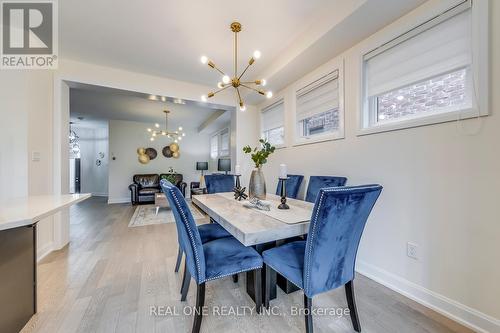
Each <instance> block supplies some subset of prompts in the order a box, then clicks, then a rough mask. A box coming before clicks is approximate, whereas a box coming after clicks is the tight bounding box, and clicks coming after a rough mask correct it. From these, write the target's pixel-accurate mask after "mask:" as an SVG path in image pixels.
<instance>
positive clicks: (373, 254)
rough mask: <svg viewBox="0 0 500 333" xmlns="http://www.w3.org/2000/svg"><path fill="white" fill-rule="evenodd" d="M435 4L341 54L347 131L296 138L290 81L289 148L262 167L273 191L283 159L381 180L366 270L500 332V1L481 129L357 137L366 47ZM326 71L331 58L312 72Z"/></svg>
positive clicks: (316, 171) (368, 233)
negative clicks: (312, 140) (331, 137)
mask: <svg viewBox="0 0 500 333" xmlns="http://www.w3.org/2000/svg"><path fill="white" fill-rule="evenodd" d="M433 3H437V2H429V3H427V4H425V5H424V6H422V7H421V8H419V9H417V10H416V11H414V12H412V13H410V14H408V15H407V16H405V17H403V18H402V19H400V20H398V21H396V22H395V23H394V24H392V25H390V26H388V27H386V28H384V29H383V30H381V31H379V32H377V33H376V34H375V35H373V36H372V37H370V38H369V39H368V40H365V41H363V42H362V43H360V44H359V45H356V46H355V47H353V48H351V49H349V50H347V51H346V52H345V53H344V54H342V55H341V56H340V57H343V58H344V59H345V75H344V77H345V116H346V118H345V126H346V127H345V133H346V134H345V139H343V140H337V141H329V142H324V143H317V144H310V145H303V146H295V147H293V146H291V144H292V142H293V141H292V132H291V129H293V128H294V127H293V124H292V120H291V119H292V118H291V115H292V112H294V110H293V107H292V106H291V105H293V104H294V103H292V102H293V99H294V90H295V89H294V85H293V84H292V85H290V86H289V87H287V88H285V89H284V91H283V92H282V93H283V94H284V96H285V103H286V105H287V106H285V109H286V117H285V118H286V131H287V133H286V138H287V143H288V145H289V146H288V147H287V148H284V149H279V150H277V151H276V153H275V154H274V156H272V157H271V158H270V159H269V163H268V165H266V166H265V169H264V172H265V173H266V178H267V181H268V183H269V185H270V188H271V189H274V187H275V186H276V183H277V177H278V171H279V164H280V163H286V164H287V165H288V169H289V173H294V174H304V175H305V176H306V177H305V179H306V180H307V179H308V178H309V176H310V175H339V176H346V177H348V179H349V181H348V184H366V183H380V184H382V185H383V186H384V191H383V194H382V196H381V197H380V199H379V201H378V203H377V205H376V207H375V209H374V211H373V213H372V215H371V217H370V220H369V222H368V224H367V226H366V229H365V232H364V236H363V239H362V241H361V246H360V250H359V255H358V262H357V264H358V265H357V269H358V271H360V272H362V273H364V274H365V275H368V276H369V277H372V278H373V279H375V280H377V281H379V282H381V283H383V284H386V285H388V286H390V287H391V288H393V289H396V290H399V291H400V292H402V293H405V294H407V295H408V296H410V297H412V298H414V299H417V300H419V301H420V302H422V303H424V304H427V305H429V306H431V307H434V308H437V309H438V310H440V311H441V312H447V314H448V315H449V316H451V317H455V318H456V319H459V320H461V321H466V322H467V323H468V325H470V326H475V329H477V330H479V329H480V328H482V329H483V330H484V331H491V332H500V321H499V320H498V318H500V303H499V300H498V296H499V295H500V284H499V283H498V282H499V281H500V265H498V261H499V254H500V242H499V241H498V238H499V235H500V223H499V221H500V218H499V213H498V204H499V198H500V177H499V170H500V154H499V153H498V142H500V130H499V128H500V115H499V114H498V112H499V110H498V109H499V107H500V96H499V94H498V93H496V92H498V91H499V90H500V63H499V61H498V59H500V2H499V1H492V2H491V7H490V15H491V19H490V22H491V29H490V31H491V33H492V35H491V38H490V42H491V53H490V59H494V60H493V61H492V64H491V68H490V69H491V71H490V73H491V87H490V88H491V90H490V91H491V93H492V95H493V96H492V98H491V102H490V113H491V116H489V117H487V118H484V119H483V120H482V121H483V124H482V125H483V126H482V128H481V129H480V131H479V133H477V134H475V135H467V134H465V133H467V132H473V131H474V130H476V129H477V127H478V120H468V121H463V122H461V123H457V122H450V123H445V124H438V125H433V126H426V127H419V128H412V129H407V130H401V131H393V132H388V133H380V134H374V135H368V136H361V137H358V136H356V129H357V127H356V125H357V120H356V119H357V118H356V116H357V112H358V111H359V101H360V79H359V78H360V74H361V73H360V56H361V50H362V49H363V48H364V46H365V45H366V43H370V42H372V41H373V40H374V39H375V40H376V39H379V38H383V36H386V35H387V34H390V33H393V32H394V31H396V30H398V29H399V28H401V27H403V26H406V25H411V24H412V22H414V21H415V18H417V17H420V16H421V15H425V13H426V12H427V11H428V10H429V8H430V7H426V6H432V5H433ZM327 71H328V64H326V65H323V66H321V67H320V68H318V69H317V70H315V71H314V72H312V73H310V74H308V76H315V75H318V74H320V73H326V72H327ZM277 95H279V93H278V94H277ZM255 114H257V113H255ZM256 118H257V119H258V117H257V116H256ZM462 127H463V129H461V128H462ZM304 189H305V186H303V188H302V191H301V193H302V195H303V193H304ZM407 242H414V243H416V244H418V245H419V251H420V260H418V261H416V260H413V259H410V258H408V257H407V256H406V243H407Z"/></svg>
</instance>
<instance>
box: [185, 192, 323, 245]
mask: <svg viewBox="0 0 500 333" xmlns="http://www.w3.org/2000/svg"><path fill="white" fill-rule="evenodd" d="M228 195H230V194H225V193H223V194H222V195H221V194H202V195H194V196H193V197H192V201H193V203H195V204H196V205H197V206H198V207H200V208H201V209H202V210H203V211H205V212H206V213H207V214H208V215H209V216H210V217H211V218H213V219H214V220H215V221H216V222H217V223H219V224H220V225H221V226H222V227H223V228H224V229H226V230H227V231H228V232H229V233H230V234H231V235H233V236H234V237H235V238H236V239H237V240H239V241H240V242H241V243H242V244H243V245H245V246H252V245H257V244H262V243H266V242H271V241H277V240H280V239H285V238H290V237H295V236H300V235H304V234H307V232H308V231H309V221H305V222H301V223H292V224H288V223H285V222H282V221H280V220H278V219H275V218H272V217H270V216H269V215H266V214H264V213H262V212H261V211H259V210H258V209H254V208H247V207H245V206H243V205H242V204H241V203H238V202H236V200H228V199H227V196H228ZM267 197H268V198H270V199H272V201H275V200H277V199H278V198H279V197H278V196H277V195H274V194H267ZM287 204H288V205H289V206H290V212H292V211H293V209H294V207H298V208H300V209H301V210H303V209H307V210H310V211H311V213H312V210H313V207H314V204H312V203H310V202H306V201H302V200H295V199H288V198H287Z"/></svg>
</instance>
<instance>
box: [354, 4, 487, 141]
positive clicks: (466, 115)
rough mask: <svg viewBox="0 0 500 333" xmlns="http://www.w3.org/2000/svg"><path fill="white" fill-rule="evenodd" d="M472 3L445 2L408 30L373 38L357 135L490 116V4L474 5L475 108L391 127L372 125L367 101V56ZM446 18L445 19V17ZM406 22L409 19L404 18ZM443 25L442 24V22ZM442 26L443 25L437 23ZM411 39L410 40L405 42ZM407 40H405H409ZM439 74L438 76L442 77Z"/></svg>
mask: <svg viewBox="0 0 500 333" xmlns="http://www.w3.org/2000/svg"><path fill="white" fill-rule="evenodd" d="M468 3H472V1H471V0H459V1H458V0H454V1H442V2H438V4H437V5H436V6H435V7H434V10H428V9H427V10H426V11H425V14H423V15H421V17H420V18H419V19H414V20H412V21H411V22H407V21H406V22H405V23H407V24H405V26H404V27H399V28H398V29H394V30H393V31H392V33H386V34H384V35H383V36H379V37H378V38H373V40H372V41H371V43H369V44H367V45H366V47H364V48H363V49H362V50H361V52H360V57H359V64H360V68H361V71H360V90H359V91H360V108H359V112H358V114H357V118H358V119H357V122H358V129H357V135H358V136H361V135H368V134H374V133H380V132H388V131H394V130H400V129H406V128H413V127H419V126H425V125H433V124H438V123H444V122H449V121H459V120H463V119H470V118H477V117H482V116H488V115H489V112H490V111H489V101H488V99H489V82H488V80H489V73H488V70H489V65H488V61H489V55H488V51H489V50H488V47H489V28H488V17H489V15H488V7H489V3H488V1H474V2H473V3H472V8H471V17H472V44H473V45H472V64H471V66H470V68H471V70H472V74H473V80H474V84H473V88H472V89H473V96H472V99H473V101H472V103H473V104H472V108H465V109H462V110H458V111H456V110H454V111H451V112H442V113H435V114H431V115H428V116H420V117H408V118H404V119H401V120H400V121H398V120H394V121H391V122H387V123H380V124H374V125H369V124H370V117H372V116H373V115H372V112H371V110H372V108H371V107H370V101H369V99H368V98H366V73H365V61H364V56H365V55H366V54H369V53H370V52H373V51H375V50H376V49H378V48H385V47H387V46H390V45H391V44H394V45H397V44H399V43H400V42H401V41H400V40H399V39H400V38H401V39H403V38H405V36H407V34H413V33H419V32H422V31H420V30H421V29H422V28H423V27H425V26H424V24H426V23H427V22H430V21H432V20H439V19H440V18H439V16H440V15H446V14H445V13H446V12H448V14H450V13H452V12H451V11H449V10H450V9H451V10H453V9H452V8H454V7H457V8H458V9H460V8H459V6H467V5H468ZM443 17H444V16H443ZM403 19H405V18H403ZM438 22H439V21H438ZM436 24H439V23H436ZM405 39H407V38H405ZM405 39H404V40H405ZM438 75H439V73H436V76H438Z"/></svg>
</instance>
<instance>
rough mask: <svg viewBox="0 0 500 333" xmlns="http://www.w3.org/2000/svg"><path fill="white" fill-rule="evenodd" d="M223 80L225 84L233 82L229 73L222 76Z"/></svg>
mask: <svg viewBox="0 0 500 333" xmlns="http://www.w3.org/2000/svg"><path fill="white" fill-rule="evenodd" d="M222 82H223V83H224V84H228V83H229V82H231V78H230V77H229V76H227V75H224V76H223V77H222Z"/></svg>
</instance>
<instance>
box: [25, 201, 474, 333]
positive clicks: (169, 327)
mask: <svg viewBox="0 0 500 333" xmlns="http://www.w3.org/2000/svg"><path fill="white" fill-rule="evenodd" d="M133 211H134V208H133V207H132V206H130V205H118V204H117V205H107V204H106V199H105V198H98V197H95V198H91V199H89V200H87V201H85V202H82V203H80V204H78V205H76V206H74V207H72V208H71V242H70V244H69V245H68V246H67V247H66V248H64V249H63V250H60V251H56V252H53V253H51V254H50V255H48V256H47V257H46V258H44V259H43V260H42V261H41V262H40V263H39V265H38V295H39V297H38V313H37V314H36V315H35V316H34V317H33V318H32V319H31V320H30V322H29V323H28V324H27V325H26V327H25V328H24V329H23V331H22V332H23V333H27V332H49V333H55V332H63V333H69V332H120V333H122V332H141V333H142V332H190V331H191V326H192V316H189V315H184V314H183V312H184V311H186V312H189V311H188V310H190V309H191V308H187V307H188V306H189V307H192V306H193V305H194V301H195V292H196V286H195V285H194V283H193V282H192V283H191V286H190V291H189V294H188V299H187V302H186V303H185V304H183V303H182V302H180V294H179V290H180V285H181V279H182V269H181V272H179V273H177V274H176V273H174V266H175V259H176V255H177V236H176V231H175V224H174V223H169V224H163V225H150V226H143V227H136V228H129V227H128V223H129V220H130V217H131V216H132V213H133ZM355 290H356V296H357V306H358V311H359V314H360V320H361V327H362V331H363V332H367V333H370V332H380V333H389V332H394V333H401V332H404V333H407V332H408V333H413V332H415V333H416V332H439V333H445V332H471V331H470V330H468V329H466V328H464V327H462V326H460V325H458V324H456V323H454V322H452V321H450V320H448V319H446V318H445V317H443V316H441V315H439V314H437V313H436V312H433V311H431V310H429V309H426V308H424V307H422V306H420V305H419V304H417V303H415V302H413V301H411V300H409V299H407V298H405V297H403V296H401V295H399V294H397V293H395V292H393V291H391V290H389V289H387V288H385V287H383V286H381V285H380V284H377V283H375V282H373V281H372V280H369V279H368V278H366V277H364V276H361V275H358V276H357V278H356V281H355ZM302 302H303V294H302V292H295V293H293V294H290V295H286V294H284V293H283V292H282V291H281V290H280V289H279V288H278V297H277V299H276V300H274V301H271V306H272V307H275V308H274V309H279V310H280V314H279V315H256V314H248V315H245V316H238V315H235V314H232V315H228V316H217V315H215V314H213V313H212V311H214V310H215V309H217V308H215V307H217V306H235V307H237V306H240V307H241V306H253V303H252V301H251V300H250V298H249V296H248V295H247V294H246V292H245V274H240V279H239V283H237V284H235V283H233V281H232V279H231V277H228V278H225V279H221V280H217V281H213V282H209V283H207V291H206V303H205V304H206V305H207V306H208V309H209V310H208V311H209V312H210V313H209V314H208V315H207V316H205V317H204V319H203V323H202V327H201V331H202V332H287V333H294V332H305V328H304V318H303V315H295V316H294V315H292V314H291V310H290V309H291V307H292V306H294V307H302ZM152 306H163V308H161V309H163V312H167V311H168V308H167V306H170V307H176V309H177V311H178V312H179V313H178V314H171V313H169V314H166V313H163V314H164V315H161V316H154V315H150V310H151V309H150V307H152ZM185 306H186V308H184V307H185ZM313 306H314V307H316V308H317V307H325V308H337V307H338V308H345V307H346V306H347V304H346V300H345V294H344V289H343V288H340V289H338V290H334V291H332V292H328V293H325V294H322V295H319V296H317V297H315V298H314V301H313ZM219 310H220V312H222V310H223V309H219ZM240 310H242V309H241V308H240ZM226 311H228V310H226ZM351 325H352V324H351V320H350V318H349V317H348V316H345V317H332V316H315V317H314V329H315V332H339V333H340V332H353V329H352V326H351Z"/></svg>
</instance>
